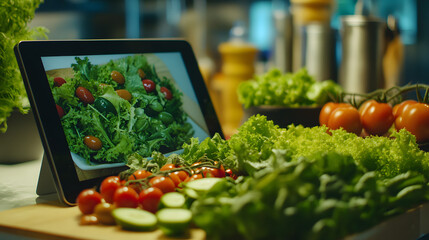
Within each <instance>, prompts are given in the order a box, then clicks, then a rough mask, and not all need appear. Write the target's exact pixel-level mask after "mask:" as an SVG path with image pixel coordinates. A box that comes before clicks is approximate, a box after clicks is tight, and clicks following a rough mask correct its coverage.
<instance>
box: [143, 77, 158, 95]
mask: <svg viewBox="0 0 429 240" xmlns="http://www.w3.org/2000/svg"><path fill="white" fill-rule="evenodd" d="M142 83H143V87H144V89H145V90H146V92H148V93H150V92H153V91H154V90H155V86H156V85H155V83H154V82H153V81H152V80H150V79H144V80H142Z"/></svg>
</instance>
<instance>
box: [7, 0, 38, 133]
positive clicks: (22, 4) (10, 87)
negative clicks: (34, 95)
mask: <svg viewBox="0 0 429 240" xmlns="http://www.w3.org/2000/svg"><path fill="white" fill-rule="evenodd" d="M41 2H42V1H41V0H17V1H1V2H0V52H1V54H0V76H1V77H0V106H1V107H0V131H1V132H5V131H6V130H7V122H6V121H7V118H8V117H9V116H10V114H11V113H12V111H13V110H15V109H18V110H19V111H21V112H22V113H26V112H27V111H28V110H29V109H30V105H29V102H28V99H27V94H26V92H25V88H24V84H23V81H22V78H21V75H20V73H19V69H18V64H17V62H16V60H15V55H14V52H13V47H14V46H15V45H16V44H17V43H18V42H19V41H21V40H30V39H34V38H36V37H45V38H46V35H45V33H46V32H47V30H46V29H44V28H41V27H39V28H34V29H30V28H29V27H28V26H27V24H28V22H29V21H31V20H32V19H33V17H34V12H35V10H36V8H37V7H38V6H39V5H40V3H41Z"/></svg>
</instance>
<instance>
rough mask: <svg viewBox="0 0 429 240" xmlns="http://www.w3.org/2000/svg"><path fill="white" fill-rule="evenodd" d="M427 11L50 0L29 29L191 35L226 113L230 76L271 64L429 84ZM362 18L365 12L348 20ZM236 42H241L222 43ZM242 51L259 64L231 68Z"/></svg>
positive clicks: (76, 35)
mask: <svg viewBox="0 0 429 240" xmlns="http://www.w3.org/2000/svg"><path fill="white" fill-rule="evenodd" d="M427 10H429V1H427V0H272V1H262V0H253V1H252V0H234V1H226V0H193V1H192V0H45V1H44V3H43V4H42V5H40V7H39V9H38V10H37V11H36V15H35V18H34V20H33V21H32V23H31V25H32V26H45V27H46V28H48V29H49V31H50V33H49V34H48V37H49V39H52V40H54V39H118V38H176V37H179V38H184V39H186V40H188V41H189V42H190V43H191V45H192V47H193V49H194V52H195V55H196V56H197V59H198V62H199V64H200V68H201V71H202V73H203V76H204V79H205V81H206V83H207V86H208V88H209V91H210V93H211V96H212V98H213V101H214V102H215V107H216V110H217V111H218V115H222V114H220V113H222V109H224V108H226V104H222V102H225V103H228V101H229V99H228V98H225V96H223V97H222V96H220V95H219V91H220V92H222V87H223V84H224V83H226V82H225V81H221V79H222V78H225V75H228V74H232V75H234V74H236V75H237V74H239V76H236V75H235V76H234V77H235V78H237V79H239V80H237V79H236V80H237V81H240V80H245V79H246V78H250V77H251V76H252V74H262V73H264V72H266V71H267V70H268V69H270V68H272V67H277V68H279V69H281V70H282V71H284V72H292V71H296V70H298V69H299V68H301V67H307V69H308V71H309V73H310V74H312V75H314V76H315V78H316V79H317V80H320V81H322V80H326V79H332V80H334V81H337V82H340V83H341V84H342V85H343V86H345V88H346V90H351V91H362V92H365V91H371V90H374V89H375V88H378V87H389V86H392V85H395V84H396V85H405V84H407V83H417V82H418V83H429V77H428V76H429V67H428V66H427V65H428V62H429V54H428V53H429V25H427V24H429V14H428V13H427V12H426V11H427ZM354 14H357V15H361V16H364V17H365V18H364V19H363V20H362V19H357V20H356V19H349V20H347V18H345V17H344V16H347V15H354ZM228 42H234V43H237V42H238V43H241V45H239V44H238V45H234V44H233V45H230V46H224V47H223V48H222V47H221V46H222V44H225V43H228ZM243 46H245V47H244V48H241V47H243ZM236 47H238V48H239V49H241V50H242V51H241V53H243V55H242V58H241V59H242V60H243V59H247V63H246V64H250V65H252V66H249V67H248V68H244V70H243V69H242V70H243V71H244V72H239V73H237V72H235V73H234V72H232V73H231V72H229V73H228V72H225V71H228V70H225V69H226V68H225V65H226V64H232V65H234V64H237V63H234V61H235V60H232V62H229V63H227V61H228V58H227V57H226V55H228V53H231V52H233V50H232V49H233V48H236ZM362 49H364V50H362ZM246 54H247V55H246ZM249 60H250V62H249ZM239 61H240V60H239ZM244 62H245V61H244ZM359 64H360V65H362V64H363V65H364V66H359V67H357V65H359ZM362 73H366V75H362ZM240 78H241V79H240ZM365 78H368V79H365ZM356 79H358V80H356ZM350 82H351V83H350ZM355 82H357V85H356V83H355ZM353 84H355V85H353ZM365 84H367V85H365ZM368 84H369V85H368ZM230 86H232V87H234V85H230ZM359 88H362V89H359ZM225 115H227V116H229V115H228V114H225ZM239 117H240V116H237V118H239ZM220 118H221V121H223V122H225V119H222V117H220Z"/></svg>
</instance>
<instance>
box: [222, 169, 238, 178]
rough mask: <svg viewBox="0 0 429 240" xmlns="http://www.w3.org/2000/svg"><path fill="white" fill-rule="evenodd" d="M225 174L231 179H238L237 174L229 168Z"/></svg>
mask: <svg viewBox="0 0 429 240" xmlns="http://www.w3.org/2000/svg"><path fill="white" fill-rule="evenodd" d="M225 174H226V176H228V177H231V178H232V179H234V180H235V179H237V175H235V173H234V172H233V171H232V170H231V169H229V168H228V169H226V170H225Z"/></svg>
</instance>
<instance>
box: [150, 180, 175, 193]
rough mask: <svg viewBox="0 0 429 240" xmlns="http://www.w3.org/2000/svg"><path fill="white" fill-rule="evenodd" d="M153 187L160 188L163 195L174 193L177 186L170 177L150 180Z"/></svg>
mask: <svg viewBox="0 0 429 240" xmlns="http://www.w3.org/2000/svg"><path fill="white" fill-rule="evenodd" d="M149 184H150V185H151V187H156V188H159V189H160V190H161V191H162V192H163V193H168V192H174V191H175V190H176V185H175V184H174V182H173V180H171V178H169V177H164V176H157V177H153V178H151V179H150V180H149Z"/></svg>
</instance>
